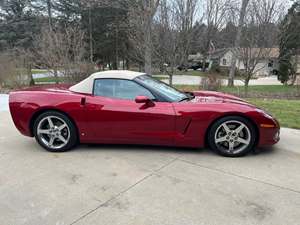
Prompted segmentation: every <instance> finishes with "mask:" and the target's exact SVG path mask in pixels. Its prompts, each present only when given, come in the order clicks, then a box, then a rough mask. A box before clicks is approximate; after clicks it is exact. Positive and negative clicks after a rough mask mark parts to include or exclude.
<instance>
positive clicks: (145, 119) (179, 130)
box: [9, 71, 280, 156]
mask: <svg viewBox="0 0 300 225" xmlns="http://www.w3.org/2000/svg"><path fill="white" fill-rule="evenodd" d="M9 106H10V112H11V115H12V118H13V121H14V123H15V125H16V127H17V128H18V130H19V131H20V132H21V133H22V134H24V135H26V136H29V137H35V138H36V140H37V142H38V143H39V144H40V145H41V146H42V147H44V148H45V149H47V150H48V151H52V152H61V151H66V150H69V149H71V148H73V147H74V146H75V145H76V144H78V143H111V144H143V145H166V146H185V147H193V148H194V147H204V146H209V147H210V148H211V149H212V150H214V151H216V152H217V153H219V154H221V155H224V156H242V155H245V154H246V153H248V152H249V151H251V150H253V149H254V148H255V147H257V146H268V145H273V144H275V143H277V142H278V141H279V130H280V127H279V123H278V122H277V121H276V119H274V118H273V117H272V116H271V115H269V114H268V113H266V112H264V111H263V110H261V109H258V108H256V107H255V106H253V105H251V104H249V103H247V102H245V101H243V100H241V99H239V98H237V97H235V96H232V95H227V94H223V93H218V92H207V91H198V92H191V93H183V92H180V91H178V90H176V89H174V88H172V87H170V86H168V85H166V84H165V83H163V82H160V81H158V80H156V79H153V78H152V77H150V76H148V75H146V74H144V73H137V72H131V71H106V72H100V73H95V74H93V75H91V76H90V77H88V78H87V79H85V80H83V81H82V82H80V83H78V84H76V85H74V86H71V87H69V86H66V85H60V86H47V87H37V88H29V89H25V90H20V91H15V92H12V93H11V94H10V98H9Z"/></svg>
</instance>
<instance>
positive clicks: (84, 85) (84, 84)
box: [70, 70, 146, 94]
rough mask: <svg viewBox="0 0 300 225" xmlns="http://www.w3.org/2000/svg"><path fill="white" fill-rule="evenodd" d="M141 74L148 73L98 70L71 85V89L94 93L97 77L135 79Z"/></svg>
mask: <svg viewBox="0 0 300 225" xmlns="http://www.w3.org/2000/svg"><path fill="white" fill-rule="evenodd" d="M141 75H146V74H145V73H141V72H134V71H129V70H109V71H104V72H98V73H94V74H92V75H91V76H89V77H88V78H86V79H85V80H83V81H81V82H80V83H78V84H76V85H74V86H72V87H70V90H71V91H74V92H78V93H84V94H93V86H94V80H95V79H101V78H111V79H127V80H133V79H134V78H136V77H138V76H141Z"/></svg>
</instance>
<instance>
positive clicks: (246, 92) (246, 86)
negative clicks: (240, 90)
mask: <svg viewBox="0 0 300 225" xmlns="http://www.w3.org/2000/svg"><path fill="white" fill-rule="evenodd" d="M249 81H250V79H248V78H246V80H245V98H247V97H248V87H249Z"/></svg>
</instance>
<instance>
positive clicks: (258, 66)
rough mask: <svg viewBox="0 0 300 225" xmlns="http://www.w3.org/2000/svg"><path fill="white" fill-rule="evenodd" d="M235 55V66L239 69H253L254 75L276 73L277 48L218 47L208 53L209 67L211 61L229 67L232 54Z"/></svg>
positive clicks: (222, 67)
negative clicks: (237, 48)
mask: <svg viewBox="0 0 300 225" xmlns="http://www.w3.org/2000/svg"><path fill="white" fill-rule="evenodd" d="M234 54H235V55H236V56H237V61H236V68H237V69H238V70H240V71H243V70H245V69H246V66H245V65H247V64H246V63H248V65H251V66H248V69H249V68H251V69H253V73H254V75H255V76H257V77H258V76H271V75H277V73H278V57H279V48H252V49H250V48H241V49H239V50H236V49H230V48H229V49H218V50H216V51H214V52H212V53H211V55H210V61H211V62H210V67H211V66H212V64H213V63H215V64H217V65H218V66H219V67H220V68H221V69H229V68H230V66H231V63H232V60H233V55H234Z"/></svg>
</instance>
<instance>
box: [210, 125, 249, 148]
mask: <svg viewBox="0 0 300 225" xmlns="http://www.w3.org/2000/svg"><path fill="white" fill-rule="evenodd" d="M214 141H215V144H216V145H217V147H218V149H219V150H220V151H223V152H225V153H230V154H238V153H240V152H242V151H243V150H245V149H246V148H247V147H248V146H249V144H250V142H251V132H250V130H249V128H248V127H247V125H246V124H244V123H243V122H241V121H237V120H231V121H226V122H224V123H222V124H221V125H220V126H219V127H218V129H217V130H216V132H215V139H214Z"/></svg>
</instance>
